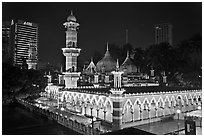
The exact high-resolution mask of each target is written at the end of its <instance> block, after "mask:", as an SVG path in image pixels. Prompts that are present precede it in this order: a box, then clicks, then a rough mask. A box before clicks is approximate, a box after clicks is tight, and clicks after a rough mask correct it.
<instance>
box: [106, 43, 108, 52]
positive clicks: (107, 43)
mask: <svg viewBox="0 0 204 137" xmlns="http://www.w3.org/2000/svg"><path fill="white" fill-rule="evenodd" d="M106 51H108V42H107V47H106Z"/></svg>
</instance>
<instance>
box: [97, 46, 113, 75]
mask: <svg viewBox="0 0 204 137" xmlns="http://www.w3.org/2000/svg"><path fill="white" fill-rule="evenodd" d="M115 67H116V61H115V60H114V59H113V58H112V57H111V55H110V52H109V50H108V43H107V50H106V53H105V55H104V57H103V58H102V59H101V60H100V61H99V62H98V63H97V64H96V70H97V71H98V72H111V71H113V70H115Z"/></svg>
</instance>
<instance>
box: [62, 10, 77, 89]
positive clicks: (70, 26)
mask: <svg viewBox="0 0 204 137" xmlns="http://www.w3.org/2000/svg"><path fill="white" fill-rule="evenodd" d="M63 25H64V26H65V28H66V29H67V30H66V47H65V48H62V51H63V55H64V56H65V57H66V62H65V63H66V72H64V73H63V74H64V80H65V88H74V87H77V80H78V79H79V76H80V74H81V73H80V72H77V57H78V56H79V54H80V51H81V49H80V48H78V45H77V29H78V27H79V24H78V23H77V22H76V18H75V17H74V15H73V13H72V12H71V15H70V16H68V18H67V22H65V23H64V24H63Z"/></svg>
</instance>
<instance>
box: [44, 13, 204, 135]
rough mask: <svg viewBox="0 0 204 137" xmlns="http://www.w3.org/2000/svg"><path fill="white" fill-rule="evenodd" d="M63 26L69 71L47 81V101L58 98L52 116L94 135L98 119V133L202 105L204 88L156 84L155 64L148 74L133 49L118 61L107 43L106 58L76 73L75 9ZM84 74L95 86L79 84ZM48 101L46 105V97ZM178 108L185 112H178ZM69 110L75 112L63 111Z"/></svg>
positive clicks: (84, 132)
mask: <svg viewBox="0 0 204 137" xmlns="http://www.w3.org/2000/svg"><path fill="white" fill-rule="evenodd" d="M64 26H65V28H66V46H65V48H62V51H63V55H64V56H65V57H66V62H65V66H66V68H65V72H62V70H61V73H60V74H59V84H58V85H56V84H52V76H51V75H50V73H49V74H48V75H47V77H48V86H47V87H46V88H45V94H43V96H44V97H45V98H46V99H47V100H54V101H52V102H51V103H50V104H52V105H50V106H48V107H50V108H51V109H50V111H51V113H50V114H49V115H51V117H53V118H54V119H56V120H57V121H58V122H59V123H65V124H66V125H69V126H70V127H72V129H74V130H78V131H80V133H81V132H82V131H83V133H82V134H95V128H94V127H95V125H94V122H99V123H100V127H99V128H98V129H97V131H99V132H97V134H100V133H104V132H110V131H115V130H120V129H124V128H128V127H134V126H138V125H142V124H148V123H149V124H150V123H153V122H158V121H161V120H163V119H164V118H168V117H170V118H173V119H177V118H179V116H180V117H181V115H183V114H184V113H186V112H190V111H194V110H196V109H197V108H198V106H202V90H201V89H186V88H177V87H176V88H172V87H165V88H162V87H155V86H158V83H156V81H155V74H154V70H153V69H151V70H150V76H147V75H146V74H142V73H141V72H140V70H139V67H137V66H136V65H135V64H134V63H133V62H132V60H131V58H130V56H129V52H127V57H126V59H125V60H124V62H123V63H122V64H121V65H119V62H118V60H117V62H116V61H115V60H114V59H113V58H112V57H111V54H110V52H109V49H108V44H107V49H106V52H105V55H104V57H103V58H102V59H101V60H100V61H99V62H98V63H97V64H96V65H95V64H94V63H93V60H92V59H91V62H90V64H89V65H88V67H87V68H84V70H83V72H78V71H77V57H78V56H79V54H80V51H81V49H80V48H79V47H78V45H77V29H78V27H79V24H78V23H77V22H76V18H75V17H74V15H73V13H71V15H70V16H68V18H67V22H65V23H64ZM166 78H167V76H166V75H165V74H164V75H163V82H164V83H167V79H166ZM84 79H88V83H90V84H92V85H90V86H80V85H79V82H80V81H81V80H84ZM131 84H132V85H131ZM134 84H136V85H134ZM101 85H103V86H101ZM130 86H133V87H130ZM134 86H135V87H134ZM137 86H149V87H148V88H145V87H137ZM43 100H44V99H43ZM43 100H41V102H43ZM44 102H45V104H47V101H44ZM178 110H179V112H180V113H181V114H179V113H177V111H178ZM65 112H72V114H71V115H70V114H69V115H66V116H64V114H65ZM89 118H92V122H90V121H89V122H88V124H87V123H85V122H86V121H87V120H88V119H89ZM94 118H96V121H94ZM81 119H82V120H81ZM91 123H92V125H91ZM102 127H105V128H102ZM107 128H108V129H107ZM87 129H92V130H87ZM179 130H180V129H178V131H179Z"/></svg>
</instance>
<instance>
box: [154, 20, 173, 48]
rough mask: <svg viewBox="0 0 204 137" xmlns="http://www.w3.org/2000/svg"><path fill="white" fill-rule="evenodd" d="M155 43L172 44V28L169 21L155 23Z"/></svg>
mask: <svg viewBox="0 0 204 137" xmlns="http://www.w3.org/2000/svg"><path fill="white" fill-rule="evenodd" d="M154 28H155V44H160V43H164V42H166V43H169V44H170V45H172V44H173V37H172V28H173V26H172V25H171V24H170V23H162V24H157V25H155V27H154Z"/></svg>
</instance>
